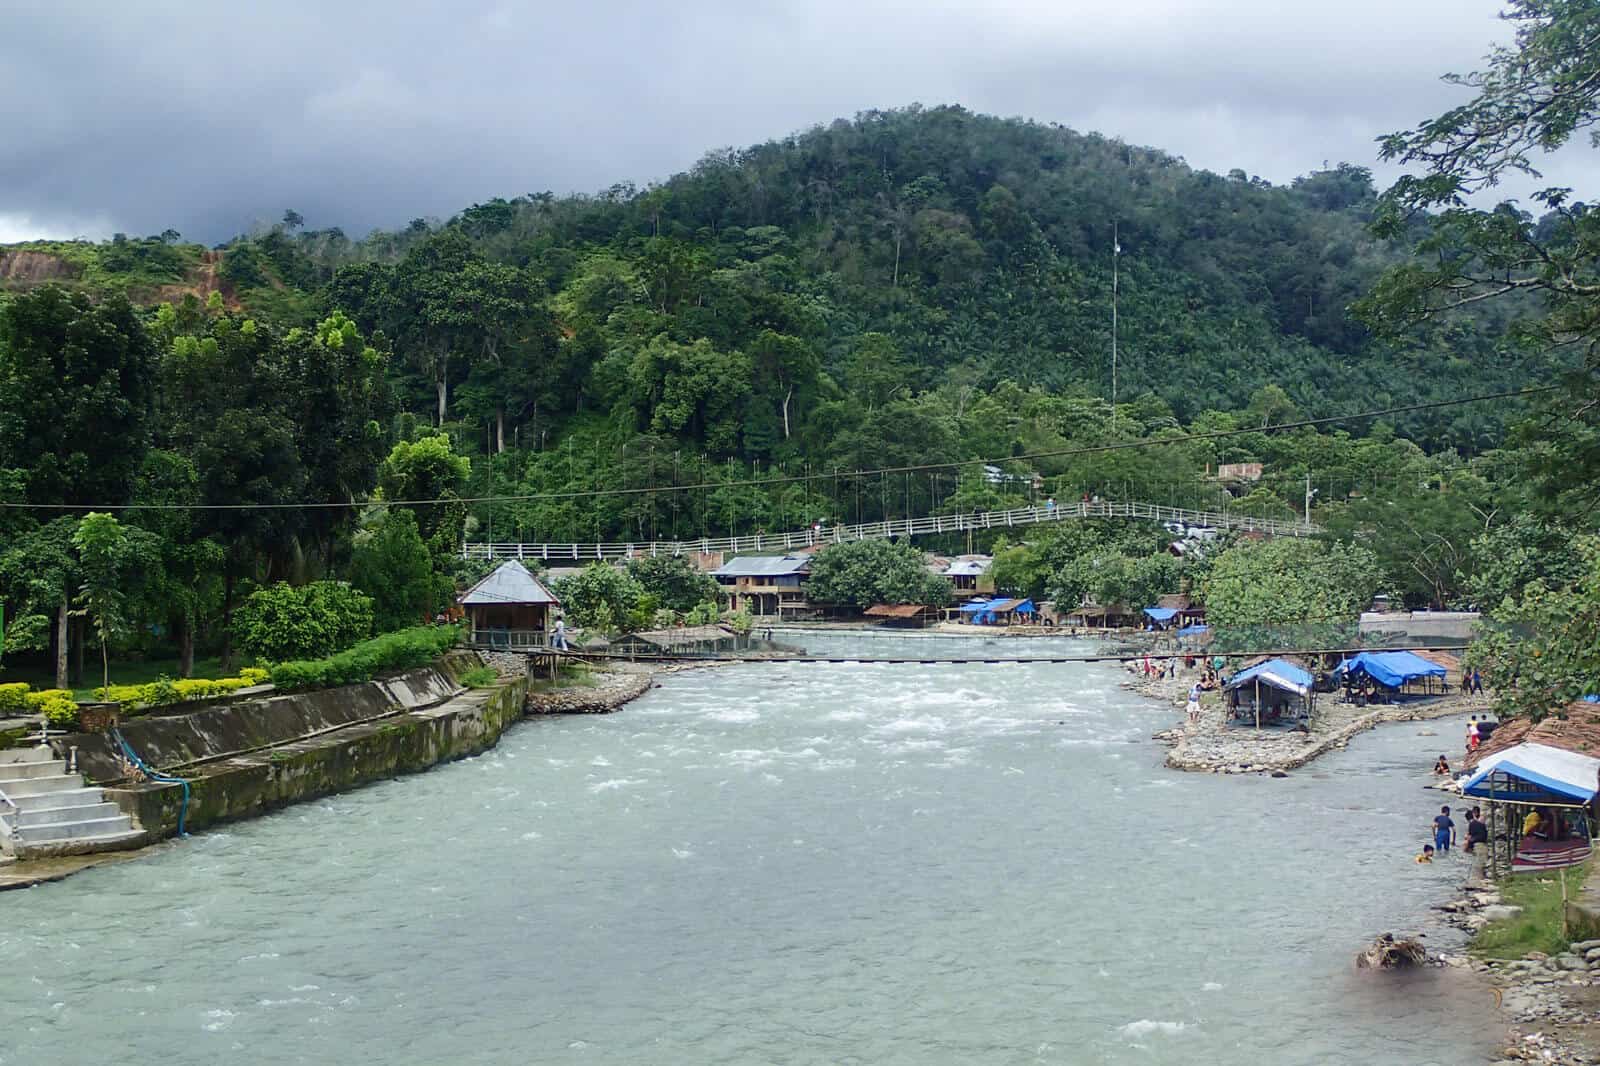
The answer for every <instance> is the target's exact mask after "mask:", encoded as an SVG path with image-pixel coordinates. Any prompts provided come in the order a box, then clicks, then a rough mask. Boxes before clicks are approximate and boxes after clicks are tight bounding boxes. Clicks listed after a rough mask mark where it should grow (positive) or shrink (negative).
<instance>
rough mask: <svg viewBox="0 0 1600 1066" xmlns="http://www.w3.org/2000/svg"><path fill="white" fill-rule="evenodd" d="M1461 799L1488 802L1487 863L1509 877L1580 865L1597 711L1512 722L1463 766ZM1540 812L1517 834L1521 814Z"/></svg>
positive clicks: (1599, 740)
mask: <svg viewBox="0 0 1600 1066" xmlns="http://www.w3.org/2000/svg"><path fill="white" fill-rule="evenodd" d="M1467 768H1468V770H1469V771H1470V775H1471V776H1469V777H1468V778H1467V780H1466V781H1465V782H1463V784H1462V792H1463V793H1464V794H1465V795H1468V796H1473V797H1475V798H1479V799H1484V800H1487V801H1488V802H1489V805H1490V809H1491V812H1492V813H1493V815H1494V816H1495V817H1496V818H1497V819H1499V820H1500V823H1501V824H1500V826H1499V829H1498V831H1496V832H1493V833H1491V837H1490V839H1491V845H1490V846H1491V859H1492V860H1493V861H1495V862H1499V861H1501V860H1502V855H1501V854H1500V849H1499V841H1500V840H1501V839H1504V840H1506V841H1507V843H1506V847H1505V854H1504V856H1503V858H1504V860H1505V861H1506V862H1507V864H1508V865H1509V868H1510V869H1511V871H1512V872H1513V873H1520V872H1532V871H1540V870H1555V869H1561V868H1563V867H1566V866H1575V865H1577V864H1578V863H1580V862H1583V861H1584V860H1586V859H1587V858H1588V857H1589V855H1590V852H1591V847H1592V842H1591V835H1592V834H1591V833H1590V827H1589V819H1590V817H1591V816H1592V815H1593V813H1594V810H1595V806H1596V804H1595V799H1596V796H1597V794H1600V707H1596V706H1595V705H1593V704H1588V703H1582V702H1578V703H1572V704H1569V705H1568V706H1567V707H1566V708H1565V709H1564V710H1562V711H1560V712H1558V713H1555V714H1551V715H1547V716H1546V717H1544V718H1543V719H1541V720H1540V721H1538V722H1533V721H1530V720H1529V719H1526V718H1514V719H1511V720H1509V721H1507V722H1503V723H1501V724H1500V726H1499V728H1497V729H1496V730H1495V731H1494V734H1493V735H1492V736H1491V737H1490V738H1489V740H1488V741H1486V742H1485V743H1484V744H1483V745H1482V746H1481V747H1479V748H1478V750H1477V751H1475V752H1473V753H1472V754H1471V755H1470V756H1468V759H1467ZM1531 810H1538V811H1539V812H1540V813H1541V818H1540V820H1539V824H1538V825H1537V826H1536V827H1535V828H1534V829H1533V831H1532V832H1528V833H1525V832H1524V828H1525V818H1526V814H1527V812H1528V811H1531Z"/></svg>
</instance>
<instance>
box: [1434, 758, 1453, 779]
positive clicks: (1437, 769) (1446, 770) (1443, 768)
mask: <svg viewBox="0 0 1600 1066" xmlns="http://www.w3.org/2000/svg"><path fill="white" fill-rule="evenodd" d="M1433 772H1434V773H1436V774H1443V775H1445V776H1447V777H1448V776H1449V774H1450V761H1449V760H1448V759H1446V758H1445V757H1444V756H1443V755H1441V756H1439V761H1438V762H1436V763H1434V764H1433Z"/></svg>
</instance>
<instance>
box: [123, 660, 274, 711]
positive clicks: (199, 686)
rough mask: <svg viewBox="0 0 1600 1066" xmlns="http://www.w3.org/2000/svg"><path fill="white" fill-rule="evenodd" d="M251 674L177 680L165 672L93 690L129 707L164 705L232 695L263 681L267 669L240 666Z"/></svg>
mask: <svg viewBox="0 0 1600 1066" xmlns="http://www.w3.org/2000/svg"><path fill="white" fill-rule="evenodd" d="M240 674H241V675H251V676H249V677H246V676H240V677H217V678H208V677H186V678H183V679H182V680H179V681H174V680H172V678H170V677H166V676H165V675H163V676H162V677H160V678H158V679H156V680H155V681H149V682H146V683H145V684H142V685H111V686H110V687H108V688H97V689H95V690H94V695H95V698H96V699H99V700H104V701H106V702H107V703H120V704H122V705H123V706H124V707H126V708H128V709H130V710H131V709H133V708H136V707H165V706H167V705H169V704H173V703H183V702H186V701H188V700H208V699H214V698H215V697H218V696H231V695H233V693H235V692H237V691H239V690H240V689H242V688H249V687H250V686H251V685H257V684H260V683H261V681H262V680H263V679H265V678H266V676H267V673H266V671H265V670H257V669H253V668H252V669H248V670H241V671H240Z"/></svg>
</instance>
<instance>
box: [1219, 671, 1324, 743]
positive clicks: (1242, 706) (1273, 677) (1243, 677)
mask: <svg viewBox="0 0 1600 1066" xmlns="http://www.w3.org/2000/svg"><path fill="white" fill-rule="evenodd" d="M1312 681H1313V678H1312V676H1311V674H1310V672H1309V671H1307V670H1306V669H1305V668H1304V667H1302V666H1299V665H1297V664H1295V663H1292V662H1290V661H1289V660H1287V659H1267V660H1266V661H1265V662H1258V663H1255V664H1254V665H1252V666H1247V667H1245V668H1244V669H1243V670H1240V671H1239V672H1238V673H1236V674H1234V675H1233V676H1232V677H1230V678H1228V680H1227V682H1226V683H1225V684H1224V685H1223V686H1222V687H1223V691H1224V692H1226V693H1227V697H1228V710H1229V713H1230V714H1231V715H1232V716H1233V717H1235V718H1244V717H1249V716H1251V715H1254V717H1255V722H1256V727H1257V728H1260V726H1261V722H1262V720H1263V719H1265V720H1266V721H1268V722H1281V721H1286V720H1295V719H1303V718H1309V717H1310V716H1311V711H1312V708H1313V706H1314V704H1315V702H1316V698H1317V697H1316V693H1315V692H1313V691H1312V688H1311V685H1312Z"/></svg>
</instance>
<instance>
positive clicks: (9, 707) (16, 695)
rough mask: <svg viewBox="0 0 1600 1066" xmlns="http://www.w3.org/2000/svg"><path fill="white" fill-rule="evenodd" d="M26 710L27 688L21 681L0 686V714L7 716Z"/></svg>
mask: <svg viewBox="0 0 1600 1066" xmlns="http://www.w3.org/2000/svg"><path fill="white" fill-rule="evenodd" d="M27 709H28V686H27V685H26V684H25V683H24V682H21V681H16V682H13V683H11V684H9V685H0V712H4V713H7V714H10V713H13V712H16V711H25V710H27Z"/></svg>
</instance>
